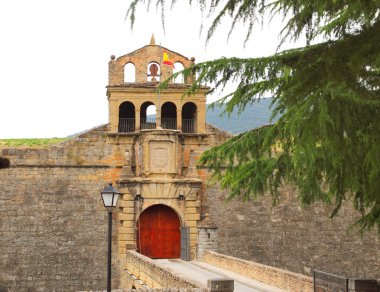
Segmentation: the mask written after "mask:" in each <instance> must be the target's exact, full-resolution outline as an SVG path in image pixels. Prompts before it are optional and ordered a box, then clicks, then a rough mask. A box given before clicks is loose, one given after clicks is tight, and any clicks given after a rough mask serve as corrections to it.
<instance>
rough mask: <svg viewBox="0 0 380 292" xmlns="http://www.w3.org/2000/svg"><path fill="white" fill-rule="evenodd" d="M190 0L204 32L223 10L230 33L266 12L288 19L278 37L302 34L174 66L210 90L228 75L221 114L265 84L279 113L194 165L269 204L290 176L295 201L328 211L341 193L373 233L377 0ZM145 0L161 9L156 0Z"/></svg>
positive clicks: (378, 185)
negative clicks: (255, 50)
mask: <svg viewBox="0 0 380 292" xmlns="http://www.w3.org/2000/svg"><path fill="white" fill-rule="evenodd" d="M140 2H144V3H148V5H149V4H150V2H151V0H148V1H146V2H145V1H143V0H133V1H132V3H131V5H130V7H129V10H128V13H129V16H130V19H131V21H132V24H133V21H134V16H135V9H136V6H137V5H138V4H139V3H140ZM172 2H174V3H175V2H176V1H175V0H174V1H172ZM193 2H198V3H199V4H200V6H201V7H202V9H203V10H204V12H208V13H210V14H211V15H212V14H213V15H214V20H213V23H212V25H211V27H210V29H209V30H208V34H207V39H209V38H210V37H212V35H213V33H214V31H215V29H216V28H217V27H218V25H219V23H220V22H221V20H222V19H223V18H224V17H232V19H233V22H232V27H231V31H233V29H234V26H235V24H236V23H238V22H242V23H244V25H246V27H247V39H248V38H249V36H250V35H251V32H252V28H253V26H254V25H255V24H257V23H260V21H261V20H263V19H264V17H267V16H268V14H270V15H281V16H284V19H288V21H287V22H285V24H284V27H283V30H282V40H281V41H282V42H283V41H296V40H299V38H300V37H301V36H302V35H303V34H306V39H307V43H306V46H305V47H301V48H297V49H291V50H285V51H279V52H277V53H276V54H274V55H272V56H269V57H263V58H248V59H242V58H221V59H217V60H214V61H208V62H203V63H199V64H196V65H194V66H193V67H191V68H188V69H185V70H184V72H183V74H185V75H189V74H193V73H197V76H198V77H197V79H196V81H195V82H194V83H193V84H192V86H191V88H190V89H189V93H192V92H196V91H197V89H198V88H199V87H200V86H201V84H204V83H205V82H207V83H209V82H212V83H213V84H215V86H214V87H213V90H215V89H218V88H223V86H224V85H225V84H226V83H227V82H228V81H231V80H234V81H238V85H237V87H236V90H235V91H234V92H233V93H231V94H229V95H227V96H225V97H224V98H223V99H222V102H225V103H226V108H227V113H228V112H231V111H232V110H233V109H235V108H237V109H239V110H242V109H244V107H245V106H246V105H247V104H250V103H253V102H255V101H256V100H257V98H259V97H260V96H263V95H265V94H266V93H267V92H268V91H269V92H272V93H273V97H274V98H273V104H272V107H273V111H274V114H278V115H280V118H279V119H278V120H277V121H276V122H275V123H273V124H270V125H267V126H263V127H260V128H257V129H253V130H251V131H248V132H245V133H242V134H240V135H238V136H235V137H234V138H232V139H230V140H229V141H227V142H226V143H224V144H222V145H220V146H218V147H215V148H212V149H210V150H208V151H206V152H205V153H204V154H203V156H202V157H201V159H200V165H201V166H204V167H207V168H209V169H210V170H211V171H212V173H213V176H214V178H216V179H217V180H218V181H220V183H221V186H222V187H223V188H226V189H229V190H230V194H231V197H234V196H242V197H243V198H244V199H245V200H247V199H249V198H257V197H258V196H261V195H263V194H264V193H265V192H268V191H269V192H270V194H271V195H272V196H273V202H274V203H276V202H277V201H278V198H279V190H280V189H281V185H283V184H285V183H291V184H294V185H295V186H297V187H298V190H299V199H300V202H301V203H302V204H304V205H309V204H312V203H313V202H316V201H322V202H324V203H327V204H334V206H335V209H334V212H333V213H332V216H334V215H335V214H337V212H338V211H339V209H340V207H341V204H342V202H343V201H344V200H350V201H351V202H352V203H353V207H354V208H355V209H356V210H359V211H360V212H361V214H362V217H361V219H360V220H359V221H358V222H357V224H358V226H360V228H361V230H362V231H364V230H369V229H373V228H377V229H378V231H380V54H379V51H380V1H379V0H318V1H310V0H276V1H268V0H225V1H221V0H210V1H207V2H206V1H205V0H198V1H195V0H190V3H193ZM155 4H156V5H158V6H160V5H161V7H162V12H163V13H164V7H165V0H155ZM172 4H173V3H172ZM231 31H230V32H231ZM322 38H323V39H324V41H323V42H319V43H318V42H317V41H316V40H320V39H322ZM312 43H316V44H312ZM280 45H281V43H280ZM167 83H168V81H166V84H167ZM163 86H165V84H164V85H163Z"/></svg>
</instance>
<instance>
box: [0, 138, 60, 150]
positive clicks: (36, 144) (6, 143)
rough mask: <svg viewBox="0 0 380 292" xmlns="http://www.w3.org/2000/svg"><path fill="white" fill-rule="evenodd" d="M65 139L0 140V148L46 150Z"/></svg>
mask: <svg viewBox="0 0 380 292" xmlns="http://www.w3.org/2000/svg"><path fill="white" fill-rule="evenodd" d="M65 140H67V138H30V139H0V148H47V147H49V146H51V145H54V144H58V143H60V142H62V141H65Z"/></svg>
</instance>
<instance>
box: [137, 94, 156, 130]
mask: <svg viewBox="0 0 380 292" xmlns="http://www.w3.org/2000/svg"><path fill="white" fill-rule="evenodd" d="M155 128H156V106H155V105H154V103H153V102H150V101H147V102H144V103H143V104H142V105H141V108H140V129H141V130H144V129H155Z"/></svg>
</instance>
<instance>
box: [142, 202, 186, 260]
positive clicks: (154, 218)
mask: <svg viewBox="0 0 380 292" xmlns="http://www.w3.org/2000/svg"><path fill="white" fill-rule="evenodd" d="M137 227H138V228H137V236H136V239H137V249H138V251H139V252H140V253H141V254H143V255H145V256H147V257H150V258H153V259H171V258H179V257H180V221H179V218H178V215H177V213H176V212H175V211H174V210H173V209H172V208H170V207H168V206H165V205H161V204H160V205H153V206H151V207H149V208H147V209H146V210H145V211H144V212H142V213H141V215H140V218H139V220H138V222H137Z"/></svg>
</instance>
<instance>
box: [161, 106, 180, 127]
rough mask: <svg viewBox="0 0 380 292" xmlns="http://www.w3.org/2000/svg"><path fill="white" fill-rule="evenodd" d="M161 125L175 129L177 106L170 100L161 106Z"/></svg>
mask: <svg viewBox="0 0 380 292" xmlns="http://www.w3.org/2000/svg"><path fill="white" fill-rule="evenodd" d="M161 127H162V128H163V129H172V130H176V129H177V108H176V106H175V104H174V103H172V102H170V101H168V102H165V103H164V104H163V105H162V107H161Z"/></svg>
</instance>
